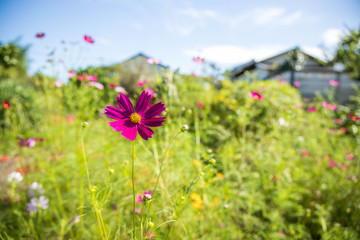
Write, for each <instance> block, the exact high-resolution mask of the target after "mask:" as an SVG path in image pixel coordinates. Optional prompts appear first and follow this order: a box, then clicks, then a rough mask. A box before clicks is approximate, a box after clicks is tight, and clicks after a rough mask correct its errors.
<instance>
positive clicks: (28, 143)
mask: <svg viewBox="0 0 360 240" xmlns="http://www.w3.org/2000/svg"><path fill="white" fill-rule="evenodd" d="M18 139H19V140H20V142H19V143H18V145H19V146H20V147H28V148H32V147H35V145H36V142H43V141H44V139H43V138H27V139H24V138H23V137H22V136H19V137H18Z"/></svg>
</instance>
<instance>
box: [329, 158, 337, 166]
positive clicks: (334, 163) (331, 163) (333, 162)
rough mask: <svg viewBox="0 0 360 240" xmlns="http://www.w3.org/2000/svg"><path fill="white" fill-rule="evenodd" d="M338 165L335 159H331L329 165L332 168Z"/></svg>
mask: <svg viewBox="0 0 360 240" xmlns="http://www.w3.org/2000/svg"><path fill="white" fill-rule="evenodd" d="M337 165H338V164H337V163H336V162H335V161H333V160H331V161H329V167H330V168H334V167H337Z"/></svg>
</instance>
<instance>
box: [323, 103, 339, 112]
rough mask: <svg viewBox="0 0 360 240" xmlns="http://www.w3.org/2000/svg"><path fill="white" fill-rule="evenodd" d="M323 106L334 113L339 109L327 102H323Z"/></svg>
mask: <svg viewBox="0 0 360 240" xmlns="http://www.w3.org/2000/svg"><path fill="white" fill-rule="evenodd" d="M322 105H323V107H324V108H327V109H330V110H332V111H335V110H337V109H338V107H337V106H336V105H332V104H328V103H327V102H325V101H323V102H322Z"/></svg>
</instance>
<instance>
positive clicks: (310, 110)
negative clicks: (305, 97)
mask: <svg viewBox="0 0 360 240" xmlns="http://www.w3.org/2000/svg"><path fill="white" fill-rule="evenodd" d="M307 111H308V112H316V108H315V107H309V108H308V109H307Z"/></svg>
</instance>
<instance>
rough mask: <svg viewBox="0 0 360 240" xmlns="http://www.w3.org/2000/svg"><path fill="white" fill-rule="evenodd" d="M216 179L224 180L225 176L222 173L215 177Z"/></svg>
mask: <svg viewBox="0 0 360 240" xmlns="http://www.w3.org/2000/svg"><path fill="white" fill-rule="evenodd" d="M215 177H216V178H217V179H222V178H223V177H224V175H223V174H222V173H217V174H216V175H215Z"/></svg>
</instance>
